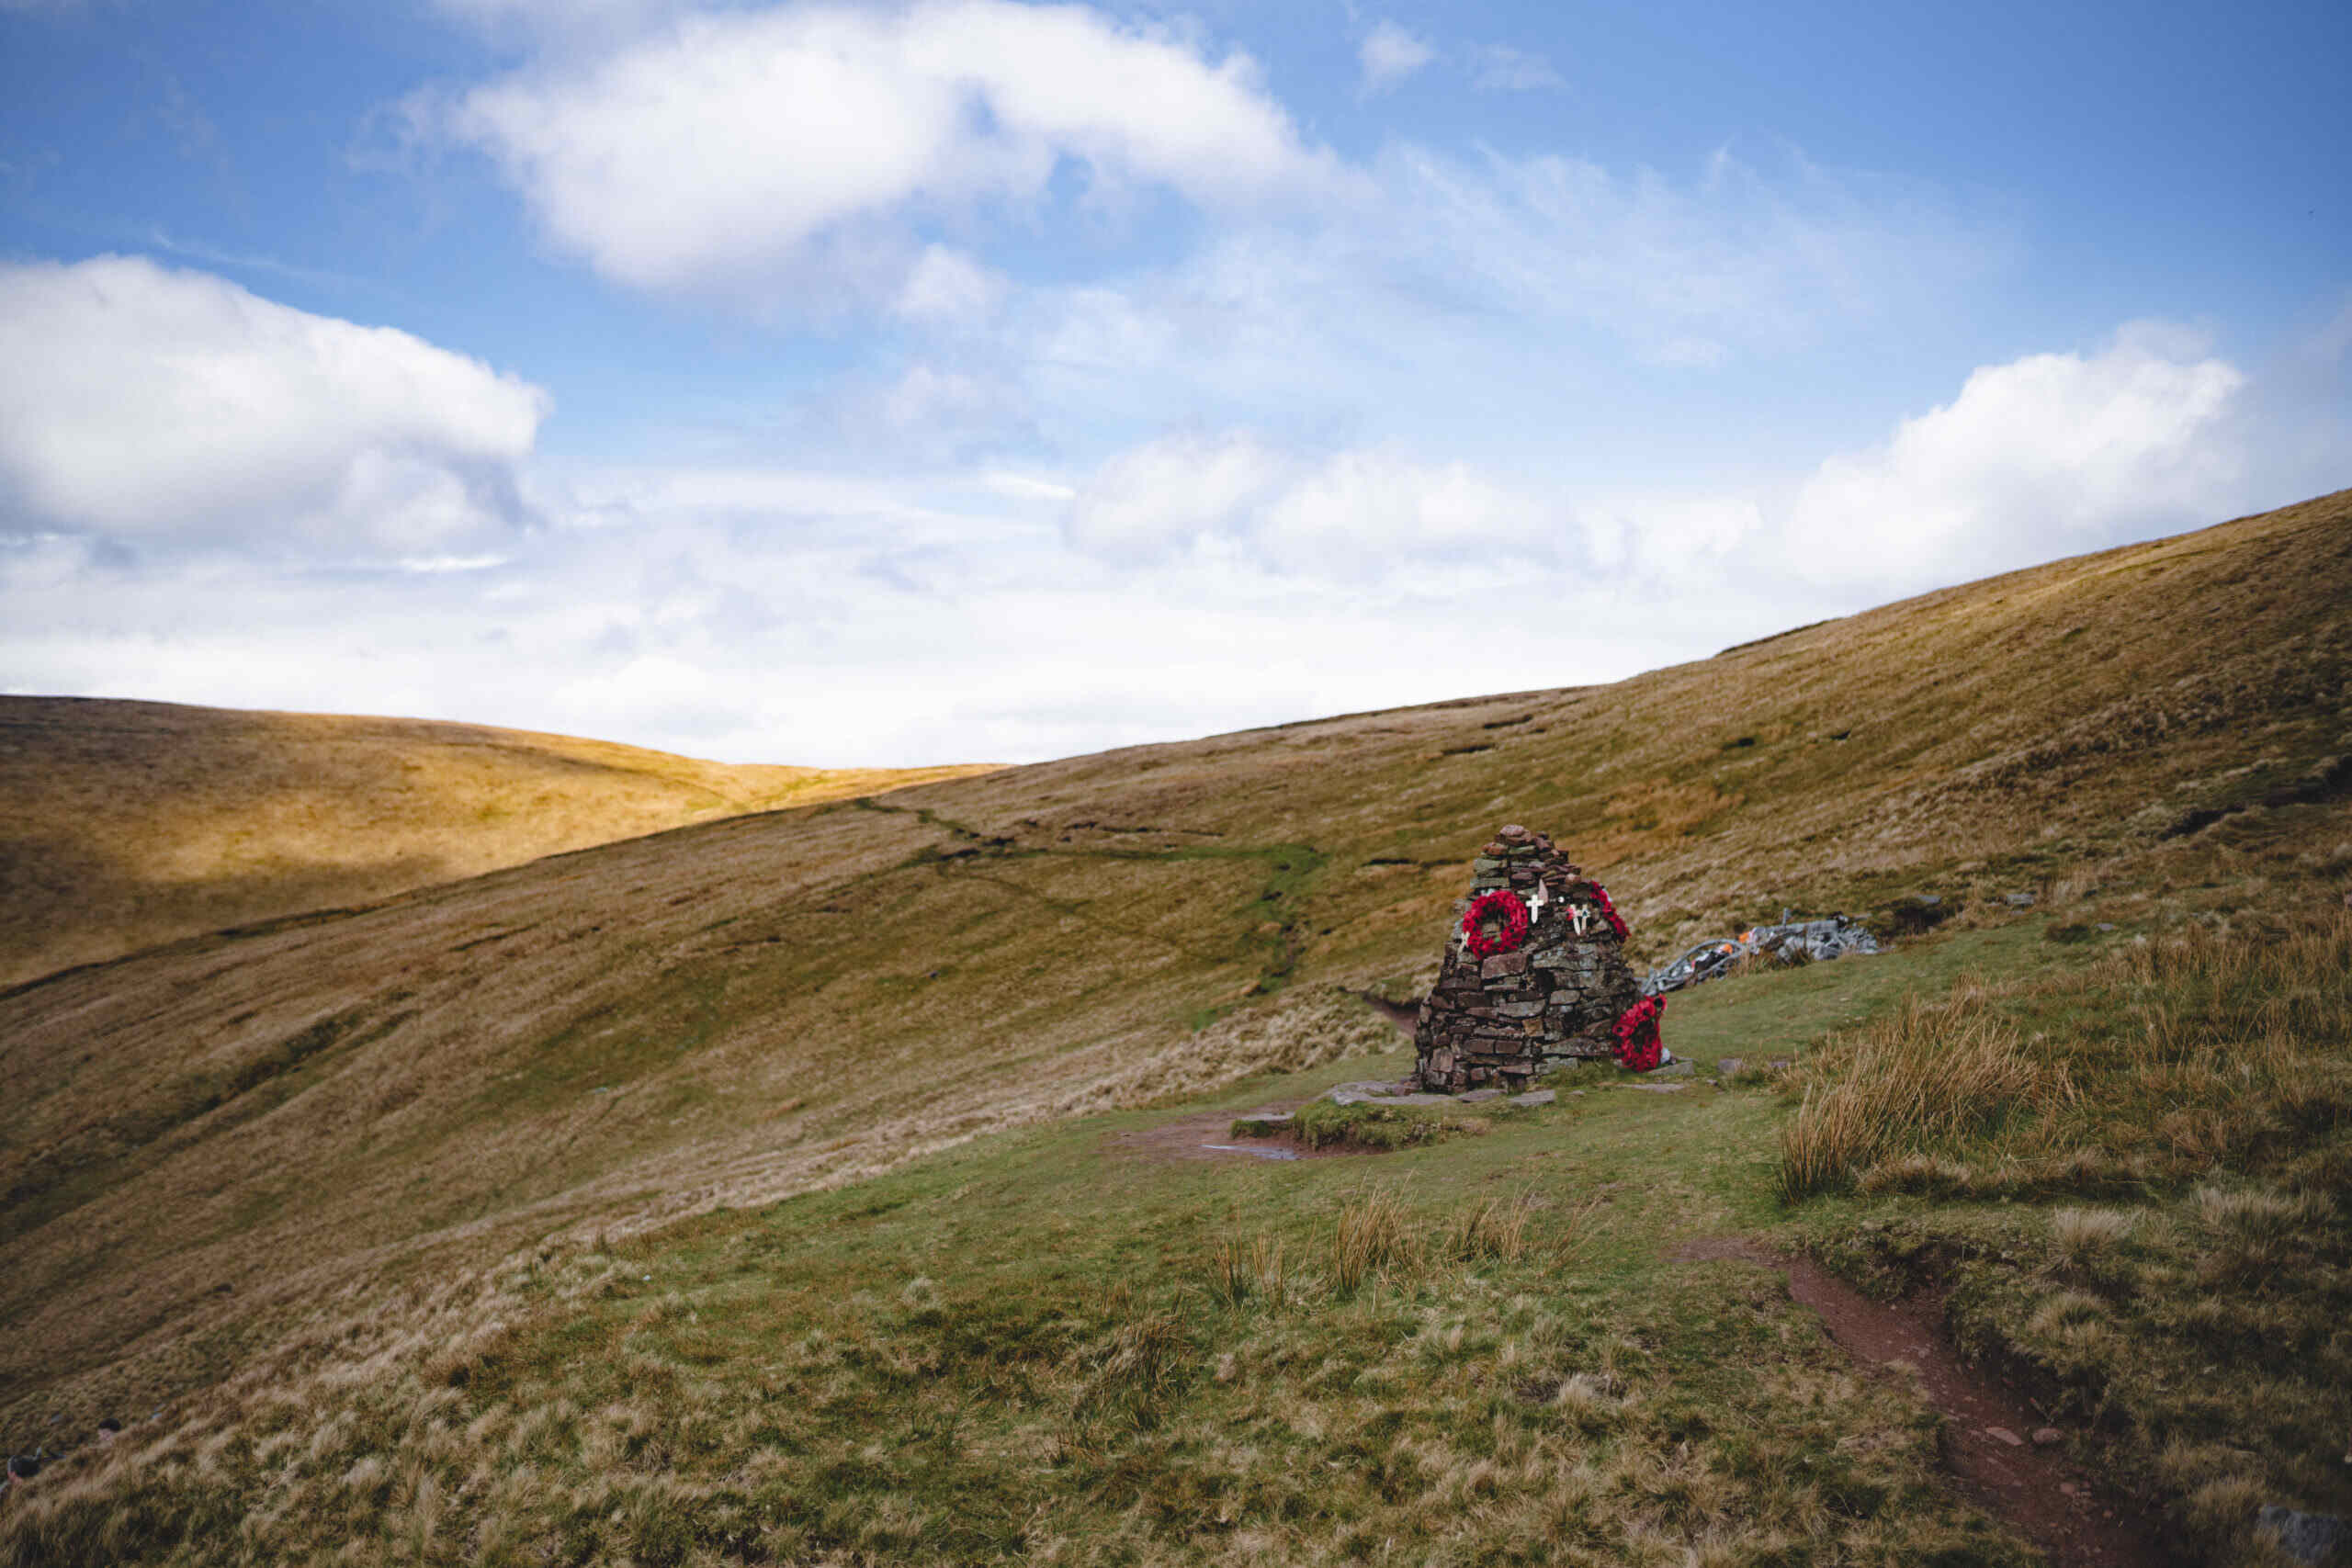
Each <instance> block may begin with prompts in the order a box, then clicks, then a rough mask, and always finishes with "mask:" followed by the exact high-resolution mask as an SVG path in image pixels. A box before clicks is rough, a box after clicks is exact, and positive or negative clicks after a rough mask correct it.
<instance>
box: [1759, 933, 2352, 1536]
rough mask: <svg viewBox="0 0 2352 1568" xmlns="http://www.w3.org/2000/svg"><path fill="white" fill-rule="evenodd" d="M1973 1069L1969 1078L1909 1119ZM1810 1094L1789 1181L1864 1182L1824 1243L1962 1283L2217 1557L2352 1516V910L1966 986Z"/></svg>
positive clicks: (1836, 1046)
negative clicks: (2290, 1514)
mask: <svg viewBox="0 0 2352 1568" xmlns="http://www.w3.org/2000/svg"><path fill="white" fill-rule="evenodd" d="M1958 1063H1965V1064H1967V1065H1966V1066H1965V1067H1963V1068H1962V1072H1964V1073H1965V1074H1966V1075H1967V1081H1969V1082H1970V1083H1971V1085H1972V1087H1973V1091H1974V1092H1973V1093H1971V1094H1969V1095H1966V1096H1962V1097H1961V1098H1959V1099H1957V1100H1954V1101H1952V1102H1951V1103H1950V1104H1949V1105H1947V1106H1944V1107H1940V1108H1938V1107H1930V1110H1931V1111H1935V1113H1932V1114H1906V1113H1905V1112H1908V1111H1913V1110H1914V1109H1916V1108H1917V1106H1918V1105H1919V1104H1920V1102H1921V1101H1922V1100H1923V1099H1924V1098H1927V1097H1926V1096H1924V1095H1923V1093H1922V1086H1923V1085H1926V1086H1929V1087H1930V1088H1931V1087H1932V1086H1934V1085H1936V1084H1938V1083H1954V1082H1957V1081H1960V1080H1959V1079H1958V1078H1956V1077H1953V1076H1951V1069H1952V1065H1953V1064H1958ZM1923 1068H1924V1069H1926V1070H1922V1069H1923ZM1800 1084H1801V1086H1802V1087H1801V1092H1802V1093H1803V1094H1804V1102H1803V1104H1802V1106H1801V1107H1800V1108H1799V1109H1798V1111H1796V1113H1795V1114H1794V1116H1792V1119H1791V1120H1790V1121H1789V1122H1788V1123H1787V1124H1786V1126H1785V1127H1784V1129H1783V1132H1782V1137H1781V1145H1782V1155H1783V1168H1782V1186H1783V1189H1784V1190H1792V1191H1831V1192H1844V1193H1847V1194H1849V1196H1847V1197H1844V1198H1841V1199H1838V1200H1835V1201H1827V1202H1815V1203H1814V1204H1811V1205H1808V1208H1807V1211H1806V1212H1805V1213H1804V1216H1803V1219H1802V1221H1801V1223H1802V1224H1803V1226H1804V1231H1805V1234H1807V1235H1809V1237H1810V1238H1811V1240H1812V1244H1813V1245H1814V1246H1815V1248H1816V1249H1817V1250H1819V1251H1821V1252H1822V1253H1823V1254H1824V1255H1825V1256H1826V1257H1828V1258H1831V1259H1832V1260H1834V1261H1837V1262H1838V1263H1840V1264H1841V1265H1842V1266H1843V1267H1844V1268H1845V1269H1847V1270H1848V1271H1849V1272H1851V1273H1853V1274H1854V1275H1855V1276H1856V1277H1857V1278H1859V1279H1860V1280H1865V1281H1867V1282H1871V1283H1874V1284H1875V1285H1877V1286H1878V1287H1879V1288H1881V1289H1883V1290H1888V1291H1894V1290H1901V1289H1905V1288H1909V1287H1913V1286H1920V1285H1932V1286H1934V1287H1936V1288H1939V1289H1942V1290H1946V1291H1949V1292H1950V1296H1949V1300H1948V1304H1947V1312H1948V1314H1949V1316H1950V1321H1951V1325H1952V1328H1953V1330H1954V1332H1955V1334H1956V1336H1957V1337H1958V1338H1959V1339H1960V1340H1961V1342H1962V1344H1963V1346H1965V1347H1966V1348H1969V1349H1971V1350H1973V1352H1975V1353H1976V1354H1978V1355H1979V1356H1981V1357H1983V1358H1985V1359H1988V1360H1991V1361H1993V1362H1994V1363H1996V1364H1998V1365H2001V1366H2004V1367H2006V1368H2008V1369H2010V1370H2011V1371H2012V1372H2013V1373H2014V1374H2015V1375H2017V1376H2018V1377H2019V1378H2020V1379H2021V1380H2023V1381H2024V1382H2025V1383H2026V1384H2027V1386H2029V1387H2030V1388H2031V1389H2032V1390H2034V1391H2035V1393H2036V1397H2037V1398H2038V1399H2039V1400H2040V1402H2041V1404H2042V1405H2043V1408H2044V1409H2046V1410H2047V1411H2049V1412H2050V1413H2052V1415H2054V1416H2060V1417H2062V1418H2064V1419H2067V1420H2069V1421H2070V1422H2073V1423H2079V1424H2080V1425H2081V1427H2084V1428H2085V1429H2086V1431H2087V1432H2089V1433H2091V1434H2095V1435H2096V1438H2097V1440H2098V1446H2099V1447H2100V1449H2101V1450H2102V1457H2103V1461H2104V1462H2105V1463H2106V1464H2107V1465H2108V1466H2109V1467H2110V1468H2111V1469H2112V1470H2113V1471H2114V1472H2116V1473H2117V1474H2119V1475H2120V1477H2121V1478H2122V1479H2124V1480H2125V1481H2126V1482H2127V1483H2130V1484H2131V1485H2133V1486H2134V1487H2135V1488H2136V1489H2138V1490H2140V1491H2142V1492H2143V1494H2144V1495H2150V1496H2153V1497H2155V1498H2158V1499H2161V1500H2163V1501H2164V1502H2165V1505H2166V1506H2167V1507H2168V1509H2169V1511H2170V1512H2171V1514H2172V1516H2173V1518H2174V1520H2175V1523H2176V1524H2177V1527H2178V1529H2180V1530H2181V1531H2182V1533H2183V1535H2184V1536H2185V1538H2186V1539H2188V1540H2191V1541H2193V1542H2195V1544H2196V1546H2197V1548H2198V1550H2199V1552H2200V1554H2201V1555H2202V1557H2203V1558H2204V1559H2205V1560H2208V1561H2212V1562H2241V1561H2244V1562H2260V1561H2264V1560H2265V1559H2263V1558H2262V1557H2261V1556H2260V1548H2259V1547H2258V1546H2257V1545H2256V1542H2255V1541H2254V1540H2253V1536H2252V1531H2251V1526H2252V1523H2253V1519H2254V1515H2255V1512H2256V1509H2257V1508H2258V1507H2259V1506H2260V1505H2262V1504H2264V1503H2267V1502H2281V1501H2283V1502H2288V1503H2290V1504H2292V1505H2293V1506H2301V1507H2305V1508H2311V1509H2316V1510H2318V1511H2322V1512H2334V1513H2338V1514H2344V1513H2352V1457H2347V1456H2352V1337H2347V1336H2346V1333H2345V1331H2344V1327H2343V1325H2344V1324H2345V1323H2346V1321H2352V1205H2347V1204H2346V1193H2347V1192H2352V916H2346V915H2345V914H2343V913H2341V912H2338V913H2336V914H2334V915H2326V916H2312V917H2306V918H2304V919H2295V920H2287V921H2277V920H2267V921H2250V922H2245V923H2243V924H2241V925H2240V926H2238V927H2236V928H2234V929H2230V930H2222V931H2217V930H2215V929H2214V928H2212V927H2211V926H2209V925H2206V924H2203V923H2192V924H2189V925H2188V926H2186V927H2185V928H2184V929H2182V930H2181V931H2178V932H2177V933H2176V934H2172V935H2168V936H2164V937H2160V938H2158V939H2157V940H2155V941H2153V942H2131V943H2123V944H2119V945H2117V946H2116V947H2114V948H2113V949H2112V950H2111V951H2109V953H2106V954H2105V955H2103V956H2101V957H2099V958H2098V959H2097V960H2095V961H2093V962H2091V963H2089V964H2081V965H2075V966H2070V967H2068V968H2065V969H2063V970H2060V971H2058V972H2056V973H2052V974H2045V975H2042V976H2012V977H2008V978H2006V979H1999V980H1985V979H1976V980H1972V981H1964V982H1962V983H1961V984H1959V985H1956V986H1955V987H1954V988H1953V990H1952V992H1951V994H1950V995H1949V996H1948V997H1947V998H1944V999H1942V1000H1940V1001H1935V1002H1930V1003H1927V1004H1922V1005H1915V1006H1911V1007H1906V1008H1905V1010H1904V1011H1903V1013H1902V1014H1901V1015H1899V1016H1890V1017H1887V1018H1883V1019H1882V1020H1880V1021H1877V1022H1876V1023H1874V1024H1871V1025H1868V1026H1865V1027H1864V1028H1862V1029H1860V1030H1857V1031H1855V1032H1852V1033H1851V1034H1849V1035H1848V1036H1845V1037H1843V1038H1841V1039H1839V1040H1838V1041H1835V1042H1834V1043H1831V1044H1830V1045H1829V1047H1828V1048H1827V1049H1826V1050H1825V1051H1823V1052H1822V1053H1820V1054H1819V1055H1816V1056H1815V1058H1814V1059H1813V1061H1812V1062H1811V1063H1810V1064H1809V1066H1808V1067H1807V1069H1806V1073H1805V1075H1804V1077H1801V1079H1800ZM1996 1084H2000V1085H2005V1086H2006V1087H2007V1089H2008V1090H2009V1091H2010V1092H2009V1093H2007V1095H2000V1096H1996V1095H1995V1094H1993V1093H1992V1092H1990V1090H1991V1089H1992V1088H1993V1087H1994V1086H1996Z"/></svg>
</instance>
